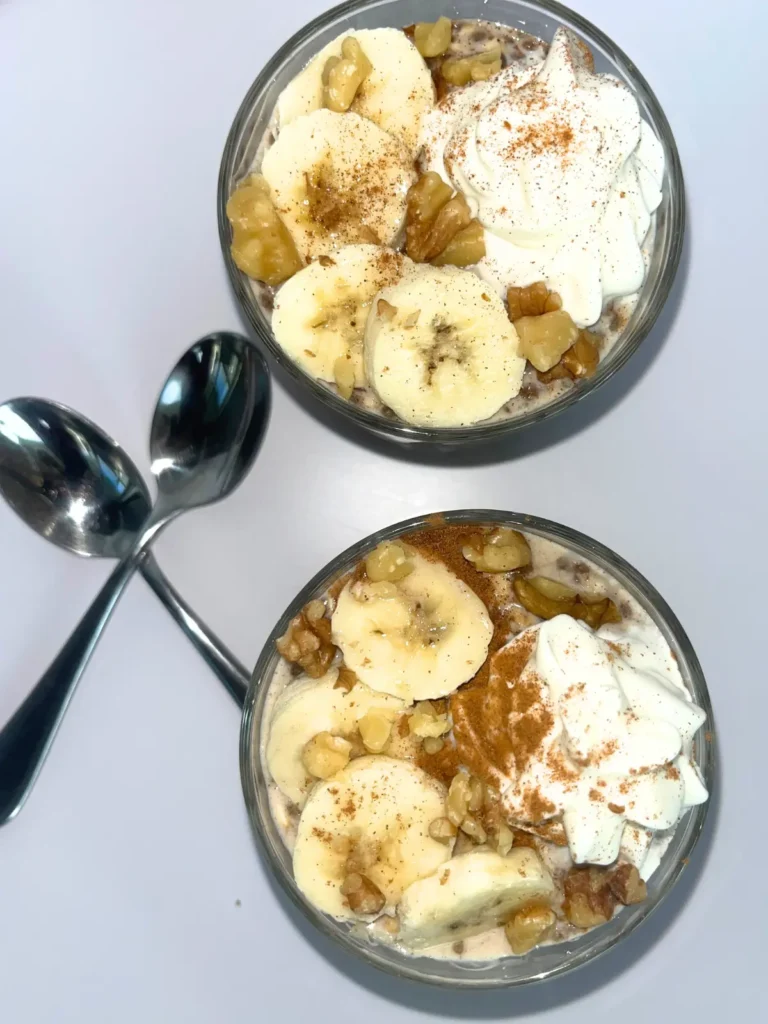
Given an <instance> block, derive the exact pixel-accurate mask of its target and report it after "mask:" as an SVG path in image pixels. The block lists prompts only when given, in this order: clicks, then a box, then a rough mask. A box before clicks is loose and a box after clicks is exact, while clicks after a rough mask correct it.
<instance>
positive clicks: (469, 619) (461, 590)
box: [331, 552, 493, 701]
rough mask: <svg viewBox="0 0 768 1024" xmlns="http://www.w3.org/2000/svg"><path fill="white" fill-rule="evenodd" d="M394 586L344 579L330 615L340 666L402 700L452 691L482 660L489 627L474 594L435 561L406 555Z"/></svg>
mask: <svg viewBox="0 0 768 1024" xmlns="http://www.w3.org/2000/svg"><path fill="white" fill-rule="evenodd" d="M409 560H410V562H411V565H412V570H411V572H410V573H409V574H408V575H407V576H405V577H404V578H403V579H401V580H398V582H397V583H389V582H384V583H371V582H369V581H367V580H358V581H356V582H350V583H348V584H347V585H346V586H345V587H344V589H343V590H342V592H341V594H339V599H338V601H337V603H336V609H335V611H334V613H333V617H332V619H331V628H332V631H333V641H334V643H335V644H337V645H338V646H339V647H340V648H341V650H342V652H343V654H344V661H345V664H346V665H348V666H349V668H351V669H352V671H353V672H355V673H356V674H357V676H358V678H359V679H361V680H362V682H364V683H365V684H366V685H367V686H370V687H371V689H373V690H379V691H381V692H382V693H390V694H392V695H393V696H395V697H400V698H401V699H403V700H406V701H418V700H429V699H431V698H433V697H444V696H446V695H447V694H449V693H452V692H453V691H454V690H455V689H456V688H457V687H459V686H461V684H462V683H466V682H467V680H468V679H471V678H472V676H474V674H475V673H476V672H477V670H478V669H479V668H480V666H481V665H482V664H483V662H484V661H485V658H486V655H487V653H488V645H489V644H490V642H491V637H492V635H493V624H492V622H491V619H490V616H489V614H488V609H487V608H486V607H485V605H484V604H483V602H482V601H481V600H480V598H479V597H478V596H477V594H475V592H474V591H473V590H470V588H469V587H468V586H467V585H466V583H464V582H463V581H462V580H460V579H459V578H458V577H457V576H455V575H454V574H453V573H452V572H451V571H450V569H448V568H446V566H444V565H443V564H442V563H440V562H431V561H429V560H428V559H426V558H424V557H423V556H422V555H420V554H418V553H417V552H412V553H410V554H409Z"/></svg>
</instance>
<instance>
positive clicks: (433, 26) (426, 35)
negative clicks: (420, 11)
mask: <svg viewBox="0 0 768 1024" xmlns="http://www.w3.org/2000/svg"><path fill="white" fill-rule="evenodd" d="M452 31H453V25H452V24H451V19H450V18H446V17H442V18H438V19H437V21H435V22H428V21H420V22H418V23H417V24H416V25H414V27H413V42H414V45H415V47H416V49H417V50H418V51H419V53H420V54H421V56H422V57H440V56H441V55H442V54H443V53H445V51H446V50H447V49H448V47H449V46H450V45H451V33H452Z"/></svg>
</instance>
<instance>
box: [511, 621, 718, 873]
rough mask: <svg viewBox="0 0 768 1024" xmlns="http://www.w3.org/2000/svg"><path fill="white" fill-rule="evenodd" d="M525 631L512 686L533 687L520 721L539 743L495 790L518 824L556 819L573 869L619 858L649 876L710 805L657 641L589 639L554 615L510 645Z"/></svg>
mask: <svg viewBox="0 0 768 1024" xmlns="http://www.w3.org/2000/svg"><path fill="white" fill-rule="evenodd" d="M531 631H537V636H536V644H535V647H534V648H533V651H532V653H531V655H530V658H529V660H528V663H527V665H526V667H525V669H524V670H523V673H522V675H521V677H520V680H519V682H518V683H516V684H515V685H516V686H521V685H522V686H530V687H534V688H538V696H537V700H536V703H535V705H534V706H532V707H531V709H530V710H528V711H527V712H526V713H527V714H529V715H531V716H532V718H531V719H530V721H531V723H535V727H536V728H537V729H538V730H539V732H540V733H541V738H540V741H539V743H538V746H537V749H536V751H535V753H534V756H532V757H530V758H529V760H528V762H527V764H526V765H525V767H524V769H523V770H522V771H521V772H520V773H519V775H518V776H517V777H516V778H514V779H512V780H511V781H510V783H509V785H508V786H507V787H506V789H505V790H504V791H503V793H502V801H503V804H504V807H505V810H506V811H507V813H508V814H509V816H510V817H511V818H513V819H517V820H519V821H521V822H525V821H530V820H531V807H532V806H534V807H535V808H536V809H537V811H538V813H537V815H536V816H537V817H538V818H540V819H548V818H554V817H556V816H559V815H562V822H563V827H564V829H565V833H566V837H567V840H568V846H569V849H570V853H571V857H572V858H573V860H574V861H575V862H576V863H589V864H611V863H612V862H613V861H615V860H616V858H617V857H618V856H619V854H620V853H621V854H622V855H623V856H624V857H625V858H626V859H628V860H630V861H632V862H633V863H635V864H636V865H637V867H638V868H639V869H640V870H641V874H642V875H643V876H644V877H648V876H649V875H650V874H651V873H652V871H653V870H654V869H655V867H656V866H657V865H658V862H659V860H660V859H661V855H662V854H663V852H664V849H665V848H666V844H667V843H668V842H669V840H670V838H671V833H672V831H673V830H674V827H675V826H676V825H677V823H678V822H679V820H680V818H681V817H682V815H683V813H684V811H685V810H686V809H687V808H688V807H692V806H693V805H695V804H699V803H703V802H704V801H705V800H706V799H707V796H708V794H707V791H706V789H705V787H704V785H703V783H702V781H701V777H700V775H699V772H698V768H697V767H696V765H695V763H694V761H693V758H692V750H693V738H694V736H695V734H696V732H697V730H698V729H699V728H700V727H701V725H702V724H703V722H704V720H705V717H706V716H705V713H704V711H702V709H701V708H699V707H697V706H696V705H695V704H694V703H693V702H692V701H691V698H690V696H689V695H688V693H687V691H686V689H685V685H684V683H683V680H682V677H681V675H680V671H679V669H678V667H677V664H676V662H675V661H674V659H673V657H672V654H671V651H670V650H669V648H668V646H667V645H666V643H665V642H664V641H663V638H662V637H661V636H660V635H657V634H656V631H653V633H652V632H651V630H648V629H642V630H641V629H639V628H636V629H635V630H634V631H631V632H627V631H624V630H621V631H619V630H616V629H613V628H611V627H604V628H603V629H601V630H599V631H598V632H597V633H593V632H592V631H591V630H590V629H589V628H588V627H586V626H584V625H583V624H582V623H580V622H577V621H576V620H574V619H572V618H571V617H570V616H567V615H559V616H557V617H556V618H554V619H550V620H549V621H548V622H544V623H542V624H541V625H540V626H536V627H532V630H526V631H525V632H524V633H522V634H520V635H519V636H518V637H516V638H515V640H513V641H512V642H511V643H512V644H515V643H520V640H521V637H525V636H526V634H530V632H531ZM510 646H511V645H510ZM513 724H514V723H513Z"/></svg>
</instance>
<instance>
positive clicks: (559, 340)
mask: <svg viewBox="0 0 768 1024" xmlns="http://www.w3.org/2000/svg"><path fill="white" fill-rule="evenodd" d="M515 330H516V331H517V336H518V338H519V339H520V345H519V351H520V355H521V356H524V357H525V358H526V359H527V360H528V362H529V363H530V364H531V365H532V366H533V367H534V368H535V369H536V370H541V371H544V370H551V369H552V367H553V366H555V365H556V364H557V363H559V362H560V358H561V357H562V355H563V353H564V352H567V351H568V349H569V348H570V347H571V346H572V345H573V344H574V342H575V341H576V340H577V338H578V337H579V328H578V327H577V326H576V324H575V323H574V322H573V320H572V319H571V317H570V315H569V314H568V313H566V312H565V310H564V309H555V310H552V312H550V313H542V314H541V316H523V317H520V319H519V320H516V321H515Z"/></svg>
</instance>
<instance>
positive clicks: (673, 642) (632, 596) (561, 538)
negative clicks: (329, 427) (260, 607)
mask: <svg viewBox="0 0 768 1024" xmlns="http://www.w3.org/2000/svg"><path fill="white" fill-rule="evenodd" d="M438 519H439V523H440V524H445V525H446V526H459V527H461V526H463V527H467V526H473V527H474V526H480V527H487V526H491V527H494V528H496V527H506V528H511V529H515V530H519V531H522V532H524V533H525V534H526V535H527V536H528V537H530V538H534V539H535V538H539V539H540V540H541V541H543V542H551V543H553V544H555V545H558V546H559V547H560V548H562V549H564V551H565V554H566V555H567V556H568V558H569V559H570V560H571V564H573V565H580V564H581V563H587V564H588V565H589V564H591V566H593V567H595V569H596V570H597V573H598V574H599V576H600V577H602V578H603V579H604V580H607V581H609V582H610V583H611V585H613V586H615V588H616V593H621V594H625V595H626V597H627V598H628V600H629V601H630V602H633V603H634V604H635V606H636V607H638V608H639V610H640V613H641V615H642V616H647V618H648V619H650V621H651V623H652V624H653V625H654V626H655V627H656V628H657V629H658V631H659V632H660V633H661V635H662V637H663V638H664V640H665V641H666V643H667V644H668V645H669V649H670V650H671V652H672V656H673V658H674V659H675V661H676V663H677V666H678V667H679V670H680V674H681V676H682V681H683V683H684V684H685V687H686V689H687V691H688V693H689V695H690V697H691V699H692V701H693V702H694V703H695V704H697V705H698V706H699V708H701V709H702V710H703V711H704V712H705V713H706V716H707V717H706V726H705V728H706V730H707V732H704V731H703V729H699V731H698V732H697V733H696V736H695V739H694V743H693V750H692V757H693V760H694V761H695V763H696V764H697V765H698V768H699V772H700V775H701V778H702V780H703V783H704V785H705V787H706V788H707V790H708V791H709V792H710V793H711V790H712V787H713V783H714V774H715V750H714V744H713V742H712V731H713V729H714V724H713V718H712V707H711V704H710V699H709V694H708V692H707V686H706V682H705V680H704V676H703V673H702V670H701V666H700V664H699V661H698V659H697V657H696V654H695V653H694V651H693V649H692V647H691V644H690V641H689V640H688V638H687V636H686V634H685V632H684V630H683V628H682V626H681V625H680V623H679V622H678V620H677V619H676V617H675V615H674V613H673V612H672V610H671V609H670V608H669V606H668V605H667V604H666V602H665V601H664V599H663V598H662V597H661V595H660V594H659V593H658V592H657V591H656V590H655V589H654V588H653V586H652V585H651V584H650V583H649V582H648V581H647V580H646V579H645V578H644V577H643V576H641V575H640V573H638V572H637V571H636V570H635V569H633V568H632V566H630V565H629V564H627V563H626V562H625V561H624V560H623V559H622V558H621V557H620V556H618V555H617V554H615V553H614V552H613V551H611V550H609V549H608V548H606V547H604V546H603V545H602V544H599V543H598V542H597V541H594V540H592V539H591V538H589V537H587V536H585V535H583V534H580V533H578V532H576V531H574V530H571V529H569V528H568V527H565V526H561V525H559V524H557V523H553V522H550V521H548V520H543V519H538V518H536V517H533V516H526V515H522V514H516V513H507V512H499V511H494V510H486V509H470V510H462V511H452V512H446V513H442V514H441V515H440V516H439V517H437V518H436V517H435V516H425V517H419V518H416V519H410V520H407V521H405V522H401V523H398V524H396V525H394V526H391V527H388V528H387V529H384V530H381V531H379V532H377V533H375V534H372V535H371V536H369V537H367V538H365V540H362V541H360V542H359V543H358V544H355V545H353V546H352V547H350V548H348V549H347V550H346V551H345V552H343V553H342V554H341V555H339V556H338V557H337V558H335V559H334V560H333V561H331V562H330V563H329V564H328V565H327V566H325V568H324V569H322V570H321V571H320V572H319V573H318V574H317V575H316V576H315V577H314V578H313V579H312V580H311V581H310V582H309V583H308V584H307V586H306V587H305V588H304V589H303V590H302V591H301V593H299V594H298V595H297V597H296V599H295V600H294V601H293V602H292V604H291V605H290V607H289V608H287V609H286V611H285V612H284V614H283V615H282V616H281V618H280V620H279V621H278V622H277V624H276V626H275V628H274V629H273V631H272V633H271V634H270V636H269V638H268V640H267V642H266V644H265V646H264V649H263V651H262V653H261V655H260V657H259V660H258V662H257V664H256V667H255V669H254V674H253V678H252V682H251V686H250V690H249V692H248V696H247V698H246V702H245V711H244V717H243V722H242V728H241V740H240V771H241V779H242V785H243V793H244V797H245V802H246V805H247V809H248V813H249V817H250V820H251V825H252V827H253V830H254V833H255V836H256V838H257V840H258V842H259V845H260V847H261V849H262V851H263V853H264V855H265V857H266V859H267V861H268V864H269V866H270V869H271V870H272V872H273V873H274V875H275V876H276V878H277V880H278V881H279V883H280V885H281V886H282V887H283V889H284V890H285V892H286V893H287V894H288V896H289V897H290V898H291V900H292V901H293V902H294V903H295V904H296V906H298V907H299V908H300V910H301V911H302V913H303V914H304V915H305V916H306V917H307V918H308V920H309V921H310V922H311V923H312V924H313V925H314V926H315V927H316V928H317V929H318V930H319V931H320V932H322V933H323V934H324V935H326V936H328V937H330V938H331V939H333V940H334V941H336V942H337V943H339V945H340V946H342V947H343V948H344V949H345V950H347V951H348V952H350V953H353V954H355V955H357V956H359V957H361V958H362V959H363V960H365V961H367V962H368V963H369V964H372V965H373V966H375V967H378V968H380V969H382V970H384V971H388V972H390V973H392V974H395V975H397V976H400V977H404V978H410V979H413V980H417V981H422V982H427V983H431V984H436V985H443V986H449V987H460V988H494V987H504V986H514V985H523V984H527V983H530V982H534V981H542V980H544V979H547V978H551V977H555V976H558V975H560V974H564V973H565V972H567V971H571V970H573V969H575V968H576V967H580V966H582V965H584V964H586V963H588V962H589V961H591V960H594V959H595V958H596V957H598V956H600V955H601V954H602V953H604V952H606V951H607V950H608V949H610V948H611V947H613V946H614V945H616V943H618V942H619V941H621V940H622V939H624V938H625V937H626V936H627V935H629V934H630V932H632V931H634V929H635V928H636V927H637V926H638V925H639V924H641V922H642V921H644V920H645V919H646V918H647V917H648V916H649V914H651V912H652V911H653V910H654V909H655V908H656V907H657V906H658V905H659V904H660V903H661V901H662V900H664V899H665V898H666V897H667V896H668V894H669V892H670V891H671V889H672V888H673V886H674V885H675V883H676V881H677V880H678V878H679V877H680V875H681V873H682V871H683V869H684V866H685V864H686V863H687V861H688V858H689V857H690V855H691V853H692V851H693V849H694V847H695V845H696V843H697V841H698V839H699V836H700V835H701V832H702V830H703V827H704V822H705V820H706V816H707V811H708V807H709V801H707V802H705V803H700V804H698V805H696V806H694V807H692V808H691V809H689V810H686V811H685V813H684V815H683V817H682V819H681V820H680V821H679V823H678V825H677V826H676V828H675V830H674V832H673V834H672V839H671V842H670V844H669V846H668V847H667V849H666V851H665V852H664V853H663V855H662V857H661V861H660V863H659V866H658V867H657V868H656V869H655V871H653V873H652V874H651V875H650V877H649V879H648V882H647V896H646V898H645V899H644V900H643V901H642V902H640V903H636V904H633V905H629V906H623V907H620V908H619V910H618V912H617V913H616V914H615V916H613V917H612V918H611V919H610V920H609V921H608V922H607V923H605V924H601V925H599V926H598V927H595V928H592V930H590V931H586V932H583V933H579V934H576V935H569V936H568V937H567V938H564V939H562V940H561V941H558V942H554V943H551V944H547V945H539V946H536V947H535V948H533V949H532V950H530V951H529V952H527V953H525V954H523V955H519V956H515V955H512V954H511V953H510V954H509V955H504V956H501V957H500V958H497V959H490V960H477V959H475V960H471V959H438V958H433V957H431V956H426V955H423V954H418V953H413V952H408V951H405V950H403V949H402V948H398V946H397V945H394V944H390V943H384V942H381V941H380V940H378V939H375V938H373V937H372V935H371V932H370V930H369V929H368V928H366V927H365V925H364V924H363V923H362V922H359V921H358V922H348V921H339V920H337V919H336V918H334V917H331V916H329V915H327V914H324V913H321V912H320V911H318V909H317V908H316V907H315V906H314V905H313V903H311V902H310V901H309V900H308V899H307V898H306V897H305V896H304V894H303V893H302V891H301V890H300V889H299V887H298V886H297V884H296V882H295V880H294V876H293V869H292V855H291V852H290V851H289V849H288V847H287V845H286V843H285V841H284V838H283V834H282V832H281V830H280V828H279V826H278V824H277V821H276V819H275V816H274V813H273V805H272V802H271V799H270V779H269V775H268V770H267V769H266V767H265V765H264V763H263V751H264V744H265V739H266V736H267V728H268V724H269V722H268V719H269V715H270V713H271V712H270V704H269V698H270V684H271V682H272V681H273V679H274V678H275V674H276V672H278V670H279V669H280V668H281V667H282V668H284V667H285V662H284V660H283V659H282V658H281V657H280V654H279V653H278V650H277V646H276V644H277V641H278V640H279V639H280V638H281V637H283V636H284V635H285V633H286V630H287V628H288V625H289V623H290V622H291V620H292V619H293V618H294V617H295V616H296V615H298V614H299V612H300V611H301V610H302V609H304V608H305V607H306V606H307V604H308V603H309V602H310V601H314V600H316V599H318V598H320V597H321V596H323V595H324V594H326V593H327V592H328V590H329V588H330V587H331V586H332V585H333V584H334V583H335V582H336V581H338V580H339V579H341V578H342V577H344V576H345V575H346V574H347V573H348V572H350V571H351V570H352V569H353V567H355V566H356V565H357V564H358V563H359V562H360V560H361V558H362V557H364V556H365V555H366V554H367V553H368V552H370V551H372V550H373V549H374V548H375V547H376V546H377V545H379V544H381V543H383V542H387V541H392V540H394V539H395V538H398V537H402V536H403V535H405V534H411V535H414V534H415V533H417V532H418V531H420V530H425V529H429V528H432V527H434V526H435V524H436V522H437V521H438ZM537 543H538V542H537ZM579 571H583V569H580V570H579ZM352 763H353V764H354V763H355V762H352ZM342 891H343V890H342Z"/></svg>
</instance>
